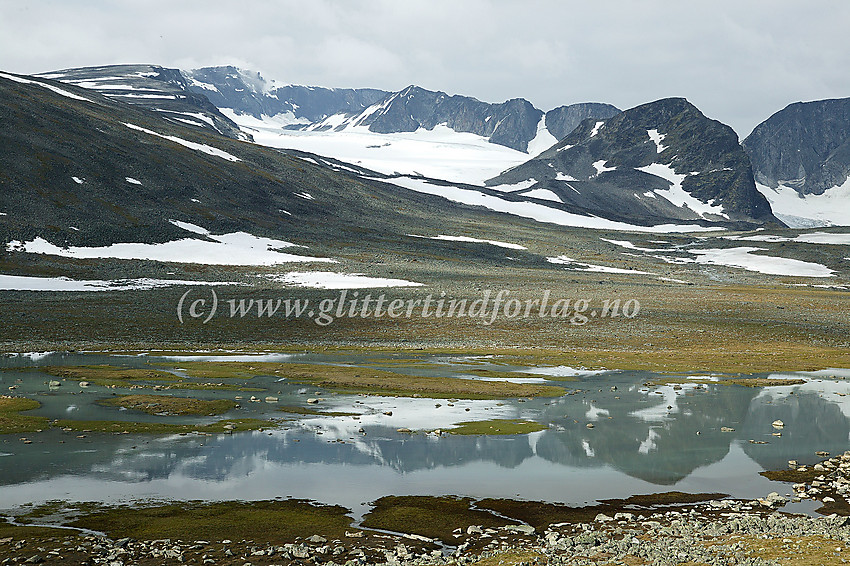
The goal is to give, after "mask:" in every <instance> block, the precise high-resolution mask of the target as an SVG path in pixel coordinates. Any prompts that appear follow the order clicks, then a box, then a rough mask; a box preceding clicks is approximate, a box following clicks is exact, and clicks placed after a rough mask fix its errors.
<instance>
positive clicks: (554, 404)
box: [0, 353, 850, 514]
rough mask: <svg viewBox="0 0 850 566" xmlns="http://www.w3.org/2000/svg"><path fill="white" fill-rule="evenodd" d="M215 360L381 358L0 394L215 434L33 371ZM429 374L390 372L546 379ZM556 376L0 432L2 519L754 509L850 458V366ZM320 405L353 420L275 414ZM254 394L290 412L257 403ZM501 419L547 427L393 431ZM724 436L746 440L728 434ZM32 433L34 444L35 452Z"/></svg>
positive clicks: (8, 378)
mask: <svg viewBox="0 0 850 566" xmlns="http://www.w3.org/2000/svg"><path fill="white" fill-rule="evenodd" d="M406 357H408V358H409V357H410V356H409V355H406ZM204 359H221V360H234V361H237V360H245V361H251V360H257V361H275V362H297V363H316V364H323V363H334V364H346V365H357V366H360V365H362V366H364V367H381V364H382V363H384V362H385V361H386V359H387V354H386V353H382V354H380V356H379V355H377V354H376V355H375V356H369V355H325V354H309V353H307V354H270V355H263V356H250V357H247V358H246V357H244V356H239V357H213V358H208V357H193V356H186V357H180V358H175V357H171V358H164V357H154V356H107V355H102V354H61V353H50V354H40V355H20V356H12V357H7V358H4V359H2V360H0V368H5V370H4V371H0V387H2V391H3V392H6V391H7V390H8V387H10V386H13V385H15V386H17V387H16V389H14V391H13V393H14V394H15V395H20V396H27V397H30V398H33V399H37V400H38V401H39V402H40V403H41V404H42V406H41V407H40V408H39V409H37V410H35V411H32V412H31V414H37V415H41V416H46V417H48V418H51V419H59V418H62V419H77V420H99V419H102V420H127V421H157V420H164V421H166V422H173V423H178V422H185V423H199V422H209V421H211V420H214V419H212V418H209V419H206V420H204V419H199V418H195V417H158V416H151V415H146V414H142V413H136V412H133V411H124V410H120V409H116V408H114V407H104V406H100V405H97V404H96V403H95V401H97V400H98V399H103V398H107V397H109V396H111V395H114V394H119V395H120V394H125V393H138V391H130V390H122V389H107V388H104V387H98V386H90V387H88V388H81V387H79V386H78V384H76V383H75V382H72V381H70V380H69V381H64V382H63V384H62V386H61V387H58V388H50V387H48V382H49V381H50V380H51V379H55V378H52V377H50V376H49V375H48V374H46V373H44V372H43V371H40V370H39V367H40V366H46V365H93V364H111V365H120V366H127V367H150V366H149V365H148V364H155V363H157V362H164V361H169V362H178V367H179V362H180V361H190V360H204ZM382 360H383V362H382ZM418 361H420V362H422V363H421V364H419V365H416V364H412V365H414V366H415V367H399V366H393V365H392V364H388V365H386V367H387V368H388V369H393V371H398V372H402V373H408V374H413V375H442V376H451V377H457V378H472V377H473V376H472V375H471V374H468V373H467V374H465V373H464V372H465V371H469V369H470V368H471V367H476V368H483V369H495V370H499V371H501V372H504V371H508V370H515V371H517V378H516V379H515V380H517V381H530V382H540V381H541V380H542V378H541V376H540V375H539V374H535V375H530V374H523V373H519V372H520V371H521V370H523V369H529V368H522V367H519V366H504V365H491V364H490V363H489V362H488V361H487V360H486V359H477V360H471V359H468V358H463V357H435V356H426V355H423V356H421V357H420V358H419V360H418ZM22 366H28V367H22ZM536 371H538V372H539V371H540V370H539V369H538V370H536ZM544 371H545V373H546V374H550V375H545V376H544V377H545V379H546V380H547V383H551V384H553V385H560V386H562V387H564V389H566V390H567V392H568V394H567V395H564V396H563V397H559V398H554V399H526V400H523V401H519V400H505V401H488V400H470V401H464V400H460V401H457V402H454V403H451V404H450V403H448V402H447V401H446V400H434V399H416V398H393V397H377V396H360V395H334V394H331V393H329V392H326V391H317V390H316V389H315V388H313V387H305V386H303V385H299V384H292V383H288V382H287V381H286V380H285V379H283V380H282V379H281V378H280V377H278V376H266V377H256V378H254V379H251V380H250V381H249V382H248V381H246V382H245V383H246V385H250V386H251V387H261V388H263V389H264V390H265V391H263V392H256V393H238V392H233V391H174V392H167V393H169V394H170V393H174V394H176V395H187V396H188V395H191V396H197V397H201V398H207V399H213V398H230V399H232V398H234V397H235V396H237V395H239V396H242V397H243V399H242V400H240V401H239V402H240V403H241V405H240V407H239V408H237V409H234V410H233V411H231V412H229V413H227V414H225V415H221V416H220V417H217V418H244V417H259V418H271V419H280V420H281V421H282V426H280V427H279V428H275V429H272V430H266V431H263V432H259V431H257V432H248V433H239V434H233V435H211V436H210V435H200V434H188V435H182V436H181V435H171V436H144V435H120V434H118V435H116V434H98V433H88V434H86V435H85V438H77V434H78V433H68V432H63V431H61V430H59V429H48V430H45V431H44V432H41V433H31V434H25V435H20V434H17V435H8V434H7V435H0V508H12V507H16V506H19V505H22V504H25V503H31V502H33V503H39V502H45V501H50V500H67V501H101V502H120V501H129V500H139V499H144V500H151V499H163V500H165V499H179V500H189V499H202V500H225V499H228V500H229V499H241V500H255V499H272V498H275V497H287V496H293V497H298V498H307V499H314V500H317V501H321V502H324V503H338V504H341V505H344V506H346V507H348V508H351V509H353V510H354V511H355V514H358V513H360V512H362V511H363V510H364V509H365V507H364V505H365V504H367V503H368V502H370V501H373V500H375V499H377V498H378V497H381V496H383V495H390V494H392V495H406V494H415V495H445V494H452V495H466V496H472V497H511V498H522V499H530V500H543V501H553V502H562V503H568V504H583V503H588V502H593V501H595V500H599V499H607V498H619V497H627V496H629V495H634V494H640V493H656V492H660V491H671V490H678V491H685V492H694V493H695V492H721V493H727V494H730V495H732V496H735V497H744V498H754V497H761V496H764V495H766V494H767V493H769V492H771V491H779V492H780V493H787V492H788V490H789V488H790V486H788V485H786V484H779V483H774V482H770V481H768V480H766V479H764V478H763V477H761V476H759V475H758V472H759V471H762V470H765V469H783V468H785V467H787V462H788V460H789V459H796V460H798V461H800V462H801V463H813V462H815V461H817V460H818V457H817V456H816V455H815V452H816V451H818V450H825V451H828V452H830V453H833V454H835V453H841V452H844V451H845V450H847V449H850V442H848V434H850V418H849V417H850V397H846V396H845V395H848V394H850V380H845V378H850V371H848V370H827V371H823V372H814V373H797V374H781V375H779V374H773V375H770V376H769V377H774V378H783V377H787V378H803V379H806V380H807V382H806V383H805V384H803V385H790V386H777V387H767V388H751V387H743V386H738V385H721V384H719V383H718V384H713V383H712V384H709V385H707V386H699V387H697V386H694V385H689V384H684V385H681V386H674V385H672V384H671V385H661V386H650V385H645V384H646V382H647V381H648V380H651V379H653V378H657V377H659V376H658V375H655V374H650V373H646V372H626V371H608V372H582V371H576V370H573V369H571V368H550V369H548V370H544ZM576 374H577V375H576ZM666 377H670V376H669V375H668V376H666ZM701 377H703V378H704V377H705V376H701ZM722 377H723V376H716V377H715V379H718V380H719V379H721V378H722ZM763 377H768V376H767V375H765V376H763ZM511 379H512V380H514V379H513V378H511ZM146 392H148V393H149V392H150V391H149V390H148V391H146ZM317 394H319V395H321V396H322V399H323V400H322V401H321V406H320V408H321V409H322V410H326V411H346V412H352V413H357V414H358V416H356V417H353V416H345V417H327V416H312V415H306V416H300V415H292V414H286V413H283V412H281V411H279V410H278V407H279V406H281V405H298V406H305V407H306V406H307V405H306V399H307V397H308V396H316V395H317ZM251 395H256V396H257V397H258V398H259V399H264V398H265V397H266V396H267V395H271V396H274V397H276V398H277V399H278V400H277V402H270V403H267V402H263V401H260V402H250V401H249V400H248V399H249V398H250V396H251ZM437 404H440V407H437V406H436V405H437ZM389 413H392V414H391V415H390V414H389ZM496 418H498V419H503V418H524V419H531V420H535V421H537V422H541V423H543V424H544V425H546V426H547V428H546V429H545V430H542V431H540V432H535V433H532V434H527V435H514V436H455V435H445V434H444V435H442V436H437V435H435V434H426V433H424V432H417V433H415V434H408V433H403V432H398V431H397V429H399V428H402V427H404V428H409V429H413V430H415V431H417V430H418V431H425V430H433V429H437V428H442V429H444V430H445V429H446V428H449V427H451V425H453V424H455V423H458V422H462V421H470V420H483V419H496ZM776 419H780V420H782V421H783V422H784V423H785V427H784V428H783V429H781V436H776V435H775V434H774V433H776V432H777V429H775V428H774V427H773V426H771V423H772V422H773V421H774V420H776ZM588 423H592V424H593V425H594V426H593V428H588V426H587V424H588ZM721 427H728V428H732V429H734V431H731V432H723V431H721ZM21 437H26V438H28V439H29V440H31V441H32V444H24V443H23V442H22V441H21ZM799 507H800V508H801V509H803V508H805V507H806V505H805V504H803V505H801V506H799ZM787 509H788V510H794V507H793V506H792V507H789V508H787ZM804 510H805V509H804Z"/></svg>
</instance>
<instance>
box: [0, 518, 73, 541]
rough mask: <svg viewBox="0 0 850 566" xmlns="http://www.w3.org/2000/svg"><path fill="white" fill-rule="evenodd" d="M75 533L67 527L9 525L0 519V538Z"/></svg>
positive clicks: (59, 535)
mask: <svg viewBox="0 0 850 566" xmlns="http://www.w3.org/2000/svg"><path fill="white" fill-rule="evenodd" d="M73 534H75V533H74V532H73V531H68V530H67V529H51V528H49V527H26V526H20V527H19V526H16V525H10V524H9V523H7V522H5V521H0V538H6V537H12V538H13V539H14V540H26V539H33V538H36V537H67V536H68V535H73Z"/></svg>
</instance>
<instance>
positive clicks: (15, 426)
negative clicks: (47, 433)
mask: <svg viewBox="0 0 850 566" xmlns="http://www.w3.org/2000/svg"><path fill="white" fill-rule="evenodd" d="M40 406H41V404H40V403H39V402H38V401H35V400H33V399H27V398H26V397H5V396H4V397H0V434H11V433H21V432H35V431H38V430H43V429H45V428H47V427H48V426H49V422H48V420H47V418H45V417H35V416H32V415H22V414H21V413H22V412H23V411H31V410H33V409H38V408H39V407H40Z"/></svg>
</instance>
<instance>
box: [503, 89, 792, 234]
mask: <svg viewBox="0 0 850 566" xmlns="http://www.w3.org/2000/svg"><path fill="white" fill-rule="evenodd" d="M487 185H489V186H493V187H498V188H501V189H502V190H506V191H511V192H513V193H516V194H520V195H525V196H536V197H537V198H541V199H546V200H550V201H555V202H560V203H562V204H563V206H564V207H565V208H566V209H568V210H571V211H574V212H581V213H584V214H589V215H596V216H601V217H604V218H609V219H612V220H621V221H623V220H627V219H629V220H631V221H633V222H634V221H635V219H639V221H640V222H641V223H659V222H674V221H675V222H678V221H682V220H688V221H712V222H726V223H729V222H731V223H736V222H739V223H748V224H762V223H773V222H776V218H774V216H773V215H772V214H771V210H770V205H769V204H768V202H767V200H766V199H765V197H764V196H762V195H761V194H760V193H759V192H758V191H757V190H756V187H755V183H754V180H753V174H752V170H751V167H750V162H749V159H748V158H747V155H746V153H744V150H743V148H742V147H741V145H740V144H739V143H738V137H737V135H736V134H735V132H734V130H732V128H730V127H729V126H726V125H724V124H722V123H720V122H718V121H716V120H710V119H709V118H706V117H705V116H704V115H703V114H702V113H701V112H700V111H699V110H698V109H697V108H696V107H695V106H693V105H692V104H691V103H689V102H688V101H687V100H685V99H683V98H667V99H663V100H659V101H656V102H651V103H648V104H643V105H641V106H637V107H635V108H632V109H630V110H626V111H625V112H623V113H621V114H618V115H616V116H614V117H612V118H609V119H608V120H594V119H586V120H584V121H583V122H582V123H581V125H580V126H579V127H578V128H576V129H575V130H574V131H573V132H572V133H571V134H570V135H568V136H567V137H566V138H564V139H562V140H561V141H560V142H558V143H557V144H555V145H554V146H552V147H551V148H550V149H548V150H546V151H545V152H543V153H541V154H540V155H538V156H537V157H535V158H533V159H531V160H529V161H527V162H526V163H523V164H521V165H519V166H517V167H514V168H512V169H509V170H507V171H505V172H504V173H502V174H501V175H498V176H497V177H495V178H493V179H490V180H489V181H488V182H487Z"/></svg>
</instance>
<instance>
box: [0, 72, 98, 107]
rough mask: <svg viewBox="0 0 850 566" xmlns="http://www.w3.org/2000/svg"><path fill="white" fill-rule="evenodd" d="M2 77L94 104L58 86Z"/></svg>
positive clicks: (14, 77) (0, 74)
mask: <svg viewBox="0 0 850 566" xmlns="http://www.w3.org/2000/svg"><path fill="white" fill-rule="evenodd" d="M0 77H2V78H4V79H9V80H10V81H15V82H16V83H22V84H28V85H38V86H40V87H43V88H46V89H47V90H50V91H53V92H55V93H56V94H61V95H62V96H64V97H67V98H72V99H74V100H82V101H84V102H91V103H92V104H94V101H93V100H89V99H88V98H84V97H82V96H79V95H76V94H74V93H72V92H68V91H67V90H65V89H62V88H59V87H57V86H53V85H50V84H46V83H41V82H38V81H31V80H29V79H23V78H21V77H16V76H14V75H7V74H6V73H0Z"/></svg>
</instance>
